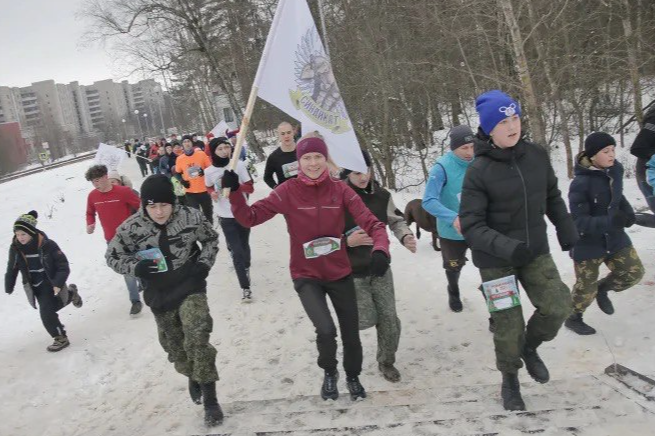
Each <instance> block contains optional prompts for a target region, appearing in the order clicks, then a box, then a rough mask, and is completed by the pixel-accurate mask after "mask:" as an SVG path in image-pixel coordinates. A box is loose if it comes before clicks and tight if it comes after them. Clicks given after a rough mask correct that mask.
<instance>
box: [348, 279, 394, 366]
mask: <svg viewBox="0 0 655 436" xmlns="http://www.w3.org/2000/svg"><path fill="white" fill-rule="evenodd" d="M354 282H355V294H356V296H357V310H358V312H359V329H360V330H365V329H368V328H371V327H373V326H376V328H377V336H378V354H377V361H378V362H380V363H386V364H393V363H395V362H396V351H398V343H399V342H400V319H398V315H397V313H396V296H395V293H394V288H393V275H392V274H391V269H389V270H387V272H386V274H385V275H384V276H382V277H361V278H355V279H354Z"/></svg>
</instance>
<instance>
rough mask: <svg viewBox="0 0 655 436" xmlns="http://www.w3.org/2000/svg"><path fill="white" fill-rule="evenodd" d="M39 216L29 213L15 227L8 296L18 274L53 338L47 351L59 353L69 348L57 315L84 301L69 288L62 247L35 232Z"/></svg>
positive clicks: (10, 259)
mask: <svg viewBox="0 0 655 436" xmlns="http://www.w3.org/2000/svg"><path fill="white" fill-rule="evenodd" d="M37 218H38V214H37V213H36V211H34V210H33V211H30V212H29V213H26V214H25V215H21V216H20V217H18V219H17V220H16V222H15V223H14V238H13V240H12V242H11V246H10V247H9V261H8V262H7V272H6V274H5V292H6V293H7V294H11V293H12V292H14V286H15V285H16V279H17V277H18V272H19V271H20V273H21V275H22V277H23V287H24V288H25V293H26V294H27V300H28V301H29V303H30V305H31V306H32V307H33V308H35V309H36V303H37V302H38V306H39V313H40V315H41V321H42V322H43V326H44V327H45V329H46V330H47V331H48V333H49V334H50V336H52V337H53V338H54V342H53V343H52V345H49V346H48V348H47V350H48V351H53V352H54V351H59V350H62V349H64V348H66V347H68V346H69V345H70V342H69V340H68V336H67V335H66V330H64V325H63V324H62V323H61V321H59V315H57V312H58V311H59V310H61V309H62V308H63V307H64V306H66V305H68V303H71V302H72V303H73V305H74V306H75V307H82V297H80V294H79V293H78V291H77V286H75V285H74V284H70V285H68V286H67V285H66V280H67V279H68V275H69V274H70V268H69V266H68V259H66V255H65V254H64V253H63V252H62V251H61V249H60V248H59V246H58V245H57V243H56V242H55V241H53V240H52V239H48V237H47V236H46V234H45V233H43V232H41V231H40V230H38V229H37V228H36V224H37V221H36V219H37Z"/></svg>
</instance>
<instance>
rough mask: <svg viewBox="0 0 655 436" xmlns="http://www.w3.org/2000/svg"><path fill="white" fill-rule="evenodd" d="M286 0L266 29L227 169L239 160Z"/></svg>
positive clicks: (226, 192)
mask: <svg viewBox="0 0 655 436" xmlns="http://www.w3.org/2000/svg"><path fill="white" fill-rule="evenodd" d="M285 2H286V0H280V1H279V2H278V4H277V8H276V9H275V15H273V22H272V23H271V29H270V30H269V31H268V37H267V38H266V44H264V51H263V52H262V58H261V60H260V61H259V67H257V73H256V74H255V80H253V84H252V88H250V96H249V97H248V103H247V104H246V111H245V113H244V114H243V118H242V119H241V125H240V126H239V133H238V134H237V144H236V146H235V147H234V152H233V153H232V159H231V160H230V164H229V169H230V170H232V171H234V170H235V168H236V167H237V162H238V161H239V155H240V154H241V149H242V148H243V143H244V141H245V139H246V134H247V133H248V130H249V127H250V116H251V115H252V112H253V110H254V109H255V102H256V101H257V93H258V91H259V76H260V74H261V72H262V70H263V69H264V66H265V65H266V61H267V60H268V52H269V49H270V47H271V45H272V44H273V39H275V34H276V30H277V27H278V24H279V22H280V16H281V15H282V13H281V12H282V9H283V8H284V3H285ZM229 195H230V188H223V197H226V198H227V197H228V196H229Z"/></svg>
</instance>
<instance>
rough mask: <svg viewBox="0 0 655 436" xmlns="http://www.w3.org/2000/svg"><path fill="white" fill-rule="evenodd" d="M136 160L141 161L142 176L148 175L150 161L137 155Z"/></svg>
mask: <svg viewBox="0 0 655 436" xmlns="http://www.w3.org/2000/svg"><path fill="white" fill-rule="evenodd" d="M136 160H137V161H138V162H139V169H140V170H141V177H145V176H147V175H148V162H147V161H146V160H144V159H143V158H141V157H139V156H137V158H136Z"/></svg>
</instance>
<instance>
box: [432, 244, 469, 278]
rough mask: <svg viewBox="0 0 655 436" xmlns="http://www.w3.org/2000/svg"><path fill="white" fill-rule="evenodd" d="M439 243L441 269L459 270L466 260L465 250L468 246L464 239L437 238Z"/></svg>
mask: <svg viewBox="0 0 655 436" xmlns="http://www.w3.org/2000/svg"><path fill="white" fill-rule="evenodd" d="M439 243H440V245H441V257H442V259H443V269H445V270H446V271H453V272H460V271H461V270H462V268H463V267H464V265H465V264H466V260H467V259H466V250H468V248H469V247H468V244H467V243H466V241H456V240H454V239H446V238H439Z"/></svg>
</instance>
